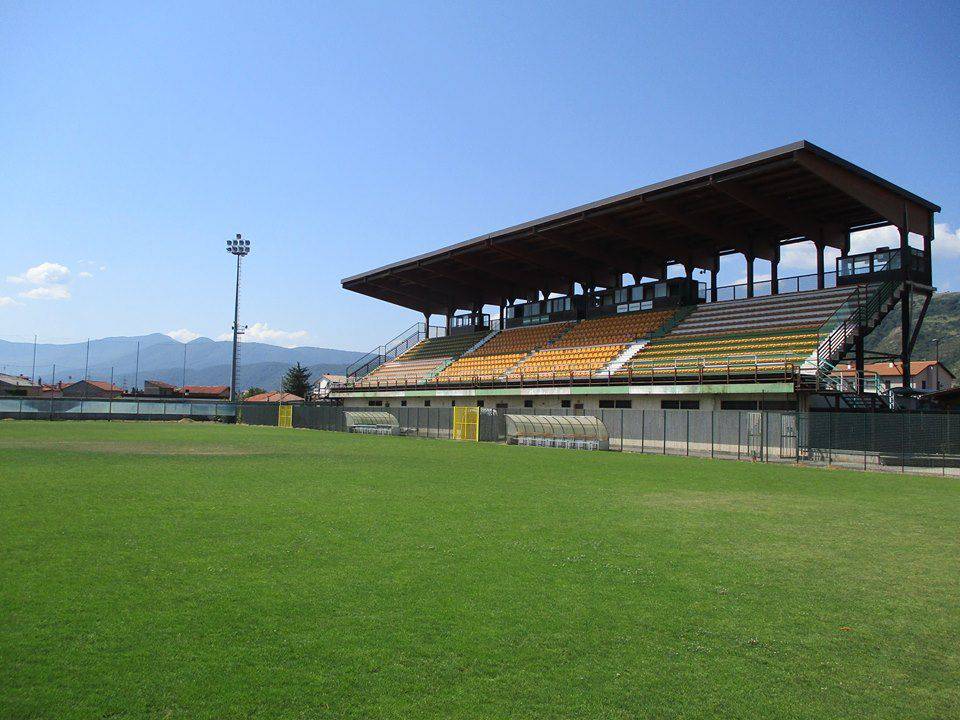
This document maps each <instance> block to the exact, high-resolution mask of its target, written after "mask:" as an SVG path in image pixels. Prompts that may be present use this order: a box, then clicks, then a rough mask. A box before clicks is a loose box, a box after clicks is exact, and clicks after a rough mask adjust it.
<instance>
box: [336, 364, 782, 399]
mask: <svg viewBox="0 0 960 720" xmlns="http://www.w3.org/2000/svg"><path fill="white" fill-rule="evenodd" d="M799 369H800V364H799V363H798V362H797V360H796V357H795V356H793V357H790V358H788V357H787V356H784V358H783V359H782V360H780V359H777V358H775V357H770V356H759V355H753V356H744V355H738V356H730V357H723V358H709V359H707V358H684V359H682V360H681V359H677V360H675V361H666V362H653V361H651V362H650V363H649V364H628V365H626V366H625V367H623V368H622V369H620V370H618V371H616V372H610V371H604V370H569V371H566V372H556V371H553V372H527V373H524V372H519V373H509V374H504V373H501V374H498V375H495V376H494V375H476V374H473V375H445V376H442V377H440V376H438V377H434V378H430V379H418V380H410V379H404V378H386V379H379V378H378V379H370V380H360V381H357V382H354V383H351V382H349V381H348V383H347V385H346V386H344V388H341V389H340V392H344V391H350V390H392V389H398V388H414V389H418V390H420V389H433V390H440V389H444V388H465V387H466V388H475V389H480V388H492V387H520V388H522V387H529V386H535V385H541V386H552V387H570V386H574V385H576V386H583V385H588V386H589V385H633V384H656V383H675V384H703V383H704V382H728V383H733V382H760V381H766V382H794V381H795V380H796V378H797V377H798V374H799Z"/></svg>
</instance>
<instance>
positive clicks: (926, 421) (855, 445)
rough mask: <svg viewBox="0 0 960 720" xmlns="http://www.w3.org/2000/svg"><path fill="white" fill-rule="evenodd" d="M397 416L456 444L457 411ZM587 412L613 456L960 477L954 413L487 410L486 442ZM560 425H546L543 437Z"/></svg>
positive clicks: (316, 424)
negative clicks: (530, 419) (539, 419)
mask: <svg viewBox="0 0 960 720" xmlns="http://www.w3.org/2000/svg"><path fill="white" fill-rule="evenodd" d="M371 409H372V408H370V407H353V408H351V407H339V406H311V405H294V406H293V407H292V425H293V427H295V428H311V429H314V430H328V431H335V432H348V431H349V430H350V429H349V428H348V427H347V424H346V418H345V413H347V412H366V411H370V410H371ZM376 410H377V411H382V412H387V413H390V414H391V415H393V417H395V418H396V420H397V424H398V426H399V434H401V435H406V436H411V437H424V438H440V439H450V438H452V437H453V410H454V409H453V408H431V407H377V408H376ZM507 414H515V415H528V416H529V415H533V416H535V415H584V414H591V415H593V416H594V417H597V418H598V419H599V420H600V421H601V422H602V423H603V425H604V427H605V428H606V430H607V433H608V434H609V437H610V440H609V443H610V449H611V450H620V451H624V452H639V453H652V454H660V455H688V456H698V457H714V458H727V459H739V460H752V461H757V462H779V463H798V462H801V463H806V464H812V465H824V466H828V465H829V466H837V467H845V468H852V469H863V470H885V471H896V472H924V473H936V474H942V475H955V476H960V415H957V414H946V413H859V412H793V411H750V410H742V411H741V410H717V411H705V410H635V409H631V408H601V409H600V410H598V411H596V412H593V413H585V412H584V411H583V410H573V409H553V410H546V409H541V408H496V409H491V408H481V409H480V415H479V422H480V428H479V438H480V439H481V440H487V441H494V442H496V441H500V442H503V441H506V440H507V437H506V422H505V420H504V416H505V415H507ZM239 422H243V423H246V424H249V425H277V423H278V407H277V405H274V404H265V403H256V404H253V403H251V404H244V405H242V407H241V409H240V414H239ZM555 427H556V424H555V423H550V422H548V421H545V422H544V423H543V435H544V437H551V436H552V435H553V433H554V432H555V430H554V428H555Z"/></svg>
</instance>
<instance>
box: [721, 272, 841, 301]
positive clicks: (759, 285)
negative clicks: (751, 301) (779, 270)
mask: <svg viewBox="0 0 960 720" xmlns="http://www.w3.org/2000/svg"><path fill="white" fill-rule="evenodd" d="M836 286H837V273H836V271H830V272H825V273H824V274H823V288H820V287H819V283H818V281H817V274H816V273H811V274H807V275H794V276H791V277H785V278H779V279H778V280H777V292H776V293H774V292H773V281H772V280H761V281H759V282H755V283H754V284H753V297H755V298H756V297H766V296H769V295H789V294H791V293H797V292H810V291H812V290H820V289H824V290H827V289H830V288H835V287H836ZM748 288H749V286H748V284H747V283H737V284H735V285H719V286H717V299H716V300H715V301H714V300H713V299H712V297H713V293H711V292H708V293H707V302H729V301H730V300H746V299H747V298H748V292H749V290H748Z"/></svg>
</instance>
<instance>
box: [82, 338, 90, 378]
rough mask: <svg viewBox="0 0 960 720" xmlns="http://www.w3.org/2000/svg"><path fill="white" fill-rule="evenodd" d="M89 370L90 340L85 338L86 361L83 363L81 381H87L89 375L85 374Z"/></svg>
mask: <svg viewBox="0 0 960 720" xmlns="http://www.w3.org/2000/svg"><path fill="white" fill-rule="evenodd" d="M89 370H90V338H87V359H86V360H84V361H83V379H84V380H87V379H88V378H89V375H88V374H87V373H88V372H89Z"/></svg>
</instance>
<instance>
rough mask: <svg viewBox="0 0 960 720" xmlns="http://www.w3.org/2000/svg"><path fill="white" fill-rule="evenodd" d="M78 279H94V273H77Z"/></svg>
mask: <svg viewBox="0 0 960 720" xmlns="http://www.w3.org/2000/svg"><path fill="white" fill-rule="evenodd" d="M77 277H82V278H92V277H93V273H89V272H87V271H86V270H84V271H82V272H78V273H77Z"/></svg>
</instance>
